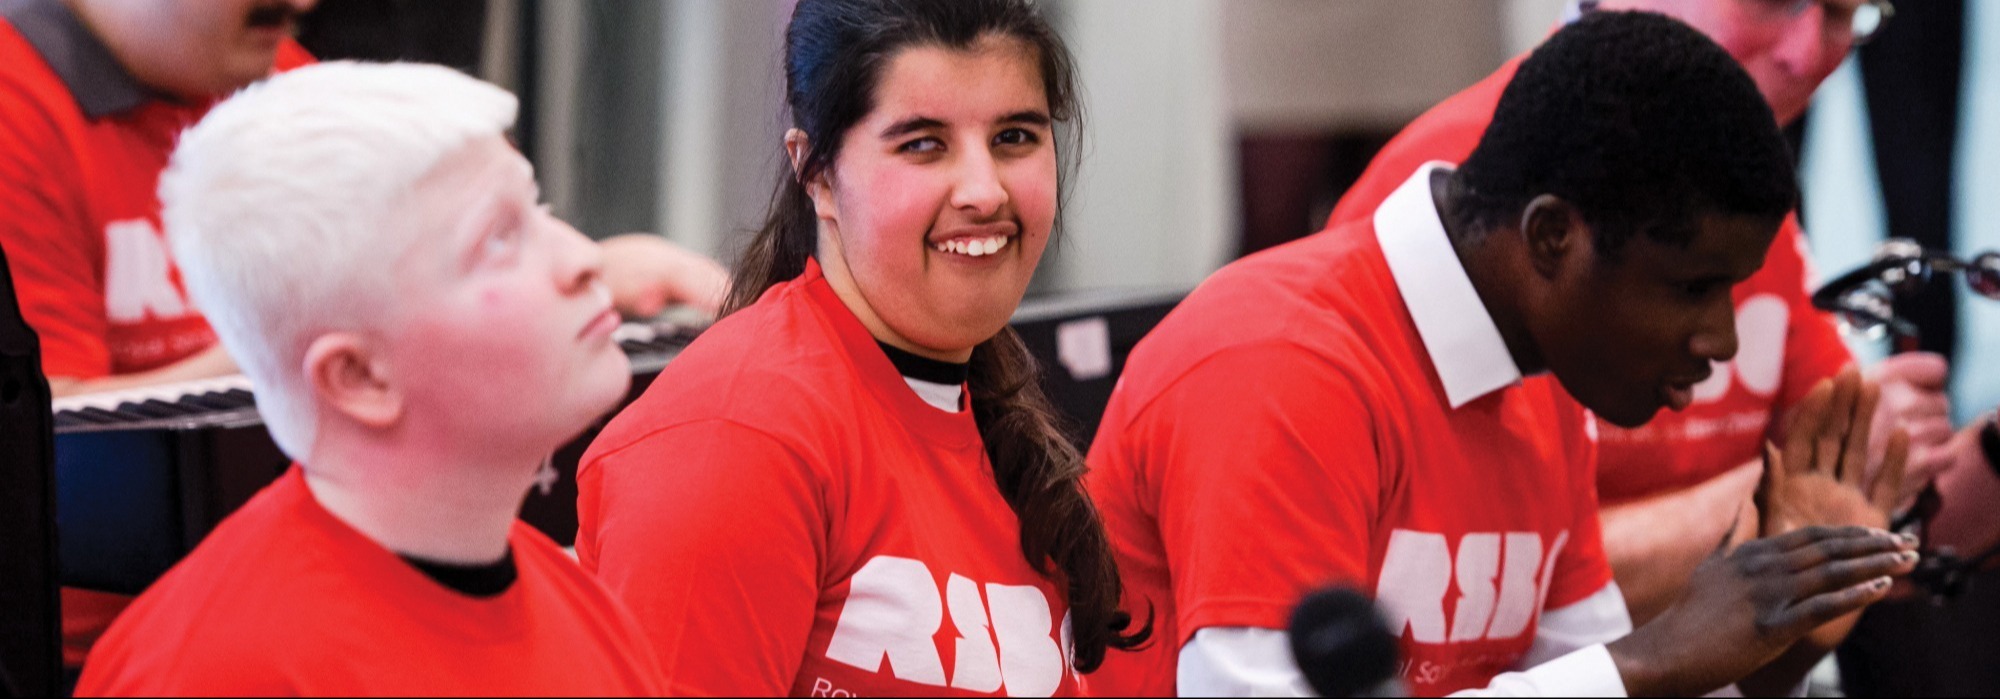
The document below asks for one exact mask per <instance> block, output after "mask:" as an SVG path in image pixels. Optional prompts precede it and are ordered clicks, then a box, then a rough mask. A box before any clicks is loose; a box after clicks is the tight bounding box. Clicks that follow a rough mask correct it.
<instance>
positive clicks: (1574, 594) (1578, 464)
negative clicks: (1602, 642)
mask: <svg viewBox="0 0 2000 699" xmlns="http://www.w3.org/2000/svg"><path fill="white" fill-rule="evenodd" d="M1559 400H1561V402H1562V403H1563V409H1561V410H1559V412H1560V413H1561V414H1562V415H1563V421H1564V422H1566V423H1568V424H1567V425H1565V426H1563V430H1562V431H1563V436H1564V442H1565V443H1566V445H1567V448H1566V451H1568V452H1569V453H1570V454H1572V455H1574V457H1575V460H1574V461H1573V462H1572V464H1573V465H1572V466H1571V469H1570V472H1571V473H1572V474H1574V475H1573V476H1572V480H1571V485H1572V492H1571V494H1570V500H1571V502H1573V503H1575V505H1574V506H1573V507H1574V508H1575V512H1576V523H1575V524H1573V525H1571V526H1570V530H1569V540H1568V541H1566V542H1564V543H1563V550H1562V551H1561V552H1560V554H1559V555H1557V556H1556V558H1555V569H1554V570H1553V571H1551V572H1550V577H1549V585H1548V598H1547V599H1544V600H1542V602H1543V604H1542V609H1545V610H1547V609H1561V608H1563V607H1567V606H1570V605H1572V604H1576V603H1578V602H1582V601H1584V600H1585V599H1588V598H1589V597H1590V596H1591V595H1595V594H1597V592H1598V591H1599V590H1602V589H1604V586H1605V585H1608V584H1610V583H1611V560H1610V559H1609V558H1607V557H1606V556H1605V553H1604V526H1603V524H1602V523H1601V522H1600V521H1599V519H1598V514H1597V436H1596V435H1597V424H1596V423H1597V418H1596V417H1595V416H1592V415H1591V414H1590V412H1589V411H1587V410H1584V409H1583V406H1581V405H1577V404H1576V403H1575V402H1574V400H1573V399H1570V398H1569V397H1568V396H1567V394H1564V395H1562V396H1560V397H1559Z"/></svg>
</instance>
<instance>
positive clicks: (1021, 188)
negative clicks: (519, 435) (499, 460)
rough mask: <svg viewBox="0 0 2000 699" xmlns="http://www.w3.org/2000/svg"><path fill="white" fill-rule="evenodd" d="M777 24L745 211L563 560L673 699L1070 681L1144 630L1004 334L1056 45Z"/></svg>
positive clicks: (618, 427) (1030, 211) (996, 27)
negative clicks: (647, 647)
mask: <svg viewBox="0 0 2000 699" xmlns="http://www.w3.org/2000/svg"><path fill="white" fill-rule="evenodd" d="M786 39H787V48H786V77H787V83H788V91H787V102H788V104H789V106H790V107H791V112H792V125H793V128H792V129H790V130H789V131H788V132H787V134H786V136H785V141H784V145H785V150H786V154H787V155H788V156H789V158H788V162H787V167H786V168H785V169H784V170H783V172H782V173H781V176H780V182H779V186H778V191H777V193H776V195H775V197H774V200H773V210H772V212H771V215H770V218H769V220H768V222H767V223H766V224H765V226H764V228H763V229H762V230H761V231H760V232H759V233H758V234H757V236H756V238H755V239H754V240H753V241H752V242H751V244H750V247H749V249H748V250H747V252H746V253H745V256H744V259H743V260H742V261H741V263H740V264H739V266H738V268H737V273H736V277H735V280H734V287H733V290H732V293H731V296H730V299H729V303H728V315H727V317H726V318H725V319H724V320H723V321H722V322H720V323H718V324H717V325H716V326H715V327H714V328H713V329H711V330H709V331H708V332H707V333H705V334H704V336H703V337H702V339H701V340H700V341H698V342H696V343H695V344H694V345H693V346H692V347H690V348H689V350H688V351H687V353H685V354H684V355H682V356H681V357H680V358H678V359H677V360H676V361H675V362H674V364H673V366H671V367H669V368H668V370H667V372H666V373H665V374H663V375H662V376H661V378H660V380H659V381H658V382H657V383H656V384H654V388H653V389H652V390H651V391H649V392H648V394H647V395H646V396H645V397H644V398H642V399H640V401H639V402H638V403H636V404H634V405H633V406H632V408H631V409H629V410H628V411H627V412H626V413H625V414H623V415H621V416H620V417H619V418H618V419H616V420H614V421H613V423H612V424H611V426H610V427H609V428H608V429H607V430H606V431H605V433H604V435H603V436H602V437H601V438H600V439H599V440H598V441H597V442H596V444H594V445H593V447H592V448H591V451H590V453H589V454H588V455H586V457H585V459H584V464H583V467H582V470H581V473H580V479H581V488H582V496H581V501H580V508H579V509H580V514H581V519H582V531H581V533H580V535H579V539H578V546H577V548H578V553H579V555H580V556H581V558H582V560H583V562H584V565H585V566H586V567H588V568H590V569H592V570H594V571H596V573H597V574H598V575H599V577H600V579H602V580H603V581H604V582H605V583H606V584H607V585H608V586H609V587H610V588H611V589H612V590H613V592H614V594H616V595H617V596H619V597H621V598H622V599H623V600H624V601H625V602H627V603H628V604H629V605H630V606H631V607H632V608H633V609H634V611H636V612H637V613H638V615H639V617H640V618H641V620H642V623H643V624H645V625H646V626H647V627H648V628H649V630H651V631H652V632H653V634H654V641H655V643H656V645H658V646H659V651H660V655H661V658H662V661H663V665H664V666H665V669H666V670H667V673H668V675H669V677H670V678H671V684H672V691H674V692H676V693H696V694H709V693H730V694H774V693H782V692H791V693H793V694H815V695H832V694H834V693H836V692H851V693H853V694H855V695H880V694H913V693H924V694H933V693H938V692H941V691H945V690H951V691H953V692H955V693H973V694H997V693H1002V692H1004V693H1006V694H1009V695H1048V694H1052V693H1056V694H1073V693H1075V692H1076V691H1077V689H1078V687H1077V679H1076V678H1077V674H1078V673H1086V672H1090V671H1092V670H1094V669H1096V668H1097V667H1098V665H1099V664H1101V663H1102V662H1103V659H1104V656H1105V653H1106V651H1107V649H1111V648H1131V647H1133V646H1136V645H1138V644H1139V643H1141V642H1143V641H1144V640H1145V638H1146V636H1147V635H1148V634H1147V632H1146V631H1145V630H1140V631H1136V632H1128V630H1127V629H1128V628H1129V627H1130V626H1131V619H1130V617H1129V616H1128V615H1125V614H1122V613H1120V612H1118V610H1117V604H1118V599H1119V594H1120V589H1119V583H1118V573H1117V569H1116V567H1115V565H1114V564H1113V559H1112V556H1111V551H1110V548H1109V545H1108V543H1107V540H1106V536H1105V533H1104V528H1103V526H1102V524H1101V523H1100V522H1099V519H1098V515H1097V512H1096V510H1095V508H1094V507H1093V506H1092V505H1091V503H1090V500H1089V499H1088V497H1087V496H1086V495H1085V493H1084V491H1083V488H1082V485H1081V477H1082V474H1083V463H1082V462H1083V460H1082V458H1081V457H1080V455H1079V454H1078V453H1077V451H1076V449H1075V448H1074V447H1073V446H1072V445H1071V444H1070V442H1069V441H1067V439H1065V437H1064V435H1063V434H1062V433H1061V431H1060V430H1058V429H1057V428H1056V426H1055V418H1054V413H1053V411H1052V409H1051V408H1050V406H1049V404H1048V401H1047V399H1046V398H1045V397H1044V396H1043V395H1042V392H1041V389H1040V385H1039V383H1038V373H1037V370H1036V368H1035V365H1034V362H1033V360H1032V359H1031V358H1030V357H1029V355H1028V354H1027V352H1026V351H1025V349H1024V348H1023V347H1022V345H1021V342H1020V340H1019V339H1018V338H1017V337H1016V336H1015V335H1014V333H1013V331H1011V330H1009V329H1008V328H1007V321H1008V319H1009V317H1010V316H1011V315H1012V314H1013V312H1014V309H1015V307H1016V306H1017V305H1019V303H1020V300H1021V297H1022V295H1023V294H1024V293H1025V291H1026V289H1027V286H1028V282H1029V281H1030V279H1031V278H1032V277H1033V275H1034V271H1035V267H1036V265H1037V263H1038V262H1039V261H1040V259H1041V256H1042V253H1043V251H1044V249H1045V248H1046V247H1047V245H1048V243H1049V240H1050V238H1051V237H1052V236H1053V235H1054V232H1055V228H1056V220H1057V215H1058V211H1059V208H1060V204H1059V199H1060V196H1059V193H1060V190H1061V183H1062V180H1063V171H1064V170H1065V169H1066V167H1065V162H1064V159H1065V158H1066V157H1068V156H1071V155H1073V153H1074V149H1073V148H1068V147H1066V146H1064V145H1063V139H1062V136H1064V135H1067V134H1070V133H1073V129H1074V128H1075V127H1076V117H1077V114H1076V98H1075V86H1074V77H1073V70H1072V68H1071V65H1070V58H1069V54H1068V52H1067V50H1066V49H1065V48H1064V46H1063V45H1062V42H1061V41H1060V40H1059V39H1058V38H1057V37H1056V36H1055V34H1054V32H1053V31H1052V30H1051V29H1050V27H1049V25H1048V24H1047V22H1046V21H1045V20H1044V19H1043V18H1042V17H1041V16H1040V14H1039V13H1038V12H1037V11H1036V10H1035V9H1034V8H1033V6H1032V5H1030V4H1029V3H1027V2H1025V0H804V1H803V2H800V3H799V5H798V7H797V9H796V10H795V12H794V14H793V17H792V21H791V25H790V27H789V29H788V31H787V33H786Z"/></svg>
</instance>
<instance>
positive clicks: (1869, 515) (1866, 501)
mask: <svg viewBox="0 0 2000 699" xmlns="http://www.w3.org/2000/svg"><path fill="white" fill-rule="evenodd" d="M1880 400H1881V391H1880V389H1879V388H1877V387H1876V386H1875V385H1874V384H1872V383H1869V382H1867V381H1863V380H1862V379H1861V375H1860V373H1859V372H1857V371H1855V370H1854V369H1849V370H1847V371H1845V372H1842V373H1841V374H1840V375H1839V376H1837V377H1835V378H1832V379H1828V380H1827V381H1824V382H1821V383H1820V385H1819V386H1816V387H1814V388H1813V390H1812V392H1811V393H1809V394H1807V395H1806V398H1805V400H1803V401H1800V403H1799V406H1798V408H1797V409H1796V410H1794V411H1793V414H1792V420H1791V424H1790V426H1789V427H1788V429H1787V430H1786V432H1785V448H1784V450H1783V451H1782V452H1781V451H1778V450H1777V449H1776V448H1774V447H1772V446H1770V445H1766V446H1765V458H1764V461H1765V468H1764V481H1763V483H1762V485H1761V486H1760V487H1759V488H1758V492H1757V503H1758V511H1759V514H1760V517H1761V520H1762V522H1763V525H1762V531H1763V534H1764V536H1775V535H1778V534H1783V533H1786V532H1790V531H1793V530H1796V529H1799V528H1800V527H1807V526H1814V525H1821V526H1844V525H1855V526H1865V527H1874V528H1877V529H1883V528H1886V527H1888V524H1889V521H1890V518H1891V516H1892V515H1893V511H1894V509H1895V507H1896V504H1897V503H1898V502H1899V501H1900V500H1901V499H1902V496H1903V475H1904V472H1905V468H1906V465H1907V464H1908V460H1909V454H1910V438H1909V436H1908V434H1906V433H1904V432H1903V430H1902V429H1901V428H1896V429H1894V430H1892V431H1891V434H1890V435H1889V436H1888V438H1887V440H1886V444H1887V446H1886V447H1885V449H1884V453H1883V456H1882V461H1881V464H1880V465H1879V466H1878V467H1875V468H1870V466H1869V463H1868V462H1869V459H1868V455H1869V448H1868V447H1869V443H1870V436H1871V434H1870V433H1871V431H1872V429H1873V416H1874V415H1875V412H1876V405H1877V403H1878V402H1879V401H1880Z"/></svg>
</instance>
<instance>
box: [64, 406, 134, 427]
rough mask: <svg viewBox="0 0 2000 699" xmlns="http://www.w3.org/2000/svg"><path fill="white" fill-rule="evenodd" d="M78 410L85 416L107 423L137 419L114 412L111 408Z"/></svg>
mask: <svg viewBox="0 0 2000 699" xmlns="http://www.w3.org/2000/svg"><path fill="white" fill-rule="evenodd" d="M76 412H77V413H78V414H79V415H83V416H85V417H89V418H96V419H97V420H98V421H99V423H100V424H105V425H113V424H118V423H121V422H132V421H133V420H134V419H135V418H133V417H132V416H129V415H120V414H118V413H114V412H111V411H109V410H105V409H103V408H84V409H82V410H78V411H76Z"/></svg>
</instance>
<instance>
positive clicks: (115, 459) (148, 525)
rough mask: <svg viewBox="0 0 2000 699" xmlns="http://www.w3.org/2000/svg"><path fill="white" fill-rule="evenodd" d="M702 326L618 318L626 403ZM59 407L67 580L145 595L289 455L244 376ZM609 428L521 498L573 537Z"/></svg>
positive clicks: (567, 449) (574, 449)
mask: <svg viewBox="0 0 2000 699" xmlns="http://www.w3.org/2000/svg"><path fill="white" fill-rule="evenodd" d="M698 332H699V330H698V328H695V327H693V326H684V325H676V324H672V323H656V324H626V325H624V326H622V327H620V328H619V329H618V331H617V333H616V334H615V335H614V336H613V337H614V338H615V339H616V340H617V341H618V343H619V346H620V347H621V348H622V349H624V350H625V353H626V356H627V357H628V358H629V359H630V360H631V362H632V388H631V390H630V391H629V392H628V393H627V395H626V398H625V400H624V401H623V402H621V403H620V405H619V407H620V408H621V409H622V408H623V407H624V405H625V404H626V403H630V402H631V401H632V400H633V399H635V398H637V397H638V396H639V394H640V393H641V392H643V391H645V389H646V387H647V386H650V385H652V382H653V379H654V377H657V376H658V375H659V373H660V370H661V369H662V368H664V367H666V365H667V362H668V361H670V360H672V359H673V357H674V355H676V354H679V353H680V351H681V349H682V348H685V347H686V346H687V344H688V343H689V342H692V341H693V340H694V337H695V336H696V334H697V333H698ZM53 406H54V419H55V425H56V427H55V442H56V446H55V455H56V463H57V466H56V472H57V474H58V475H57V478H56V489H57V502H58V512H59V515H58V519H59V520H60V522H61V527H62V537H61V543H60V548H61V560H62V580H63V584H64V585H69V586H74V587H81V588H86V589H91V590H100V591H105V592H117V593H123V594H137V593H138V592H140V591H141V590H144V589H145V587H146V586H147V585H149V584H151V583H152V581H153V580H155V579H158V578H159V576H160V575H161V574H164V573H165V572H166V571H167V569H168V568H170V567H172V566H173V564H174V563H175V562H177V561H179V560H180V559H181V557H183V556H185V555H187V553H188V552H189V551H191V550H193V549H194V546H195V544H197V543H199V542H200V541H201V539H202V537H204V536H206V535H207V534H208V532H209V531H210V530H212V529H214V528H215V525H216V524H217V523H219V522H221V521H222V518H223V517H225V516H227V515H228V514H229V513H231V512H234V511H235V510H236V508H238V507H240V506H242V505H243V503H245V502H247V501H249V499H250V497H251V496H253V495H256V494H257V491H259V490H262V489H263V488H264V486H266V485H269V484H270V483H271V482H272V481H273V480H276V479H277V478H278V476H280V475H283V473H284V472H285V469H286V468H288V467H289V466H290V464H291V459H289V458H287V457H286V456H285V455H284V453H283V452H280V451H279V450H278V447H277V445H276V444H274V443H273V442H272V441H271V436H270V433H269V432H267V431H266V430H265V429H264V423H263V420H262V419H261V418H260V417H259V416H258V414H257V399H256V395H255V392H254V390H253V389H252V387H251V386H250V382H249V380H248V379H245V378H243V377H241V376H234V377H226V378H220V379H210V380H204V381H193V382H187V383H180V384H169V385H162V386H152V387H147V388H144V389H137V390H130V391H120V392H114V393H104V394H96V395H86V396H76V397H71V398H64V399H62V400H58V401H54V403H53ZM614 413H615V411H614ZM607 419H608V416H607ZM602 427H603V421H602V420H600V421H599V422H598V423H597V424H594V425H592V426H591V428H590V429H589V430H588V431H586V432H585V433H584V434H583V435H581V436H579V437H578V438H576V439H575V440H572V441H571V442H570V443H569V444H566V445H564V446H563V447H562V449H560V450H558V451H557V452H556V454H555V455H554V456H553V457H552V459H551V462H550V465H551V466H552V467H553V468H554V470H555V472H556V474H558V476H559V477H558V478H556V479H554V481H553V482H548V481H544V482H543V483H542V484H540V486H539V487H537V488H536V489H535V490H533V491H532V492H530V493H529V495H528V499H527V502H526V504H525V505H524V506H523V507H522V511H521V518H522V519H523V520H525V521H527V522H528V523H529V524H532V525H534V526H535V527H536V528H537V529H540V530H542V531H543V532H544V533H546V534H548V535H549V536H550V537H551V538H553V539H555V540H556V541H557V542H559V543H561V544H563V545H565V546H567V545H570V544H571V542H573V541H574V540H575V538H576V526H577V525H576V484H575V475H576V465H577V461H578V460H579V459H580V458H582V456H583V450H584V449H585V448H587V447H588V446H589V445H590V441H591V440H592V439H594V438H596V436H597V432H598V430H599V429H601V428H602Z"/></svg>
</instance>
